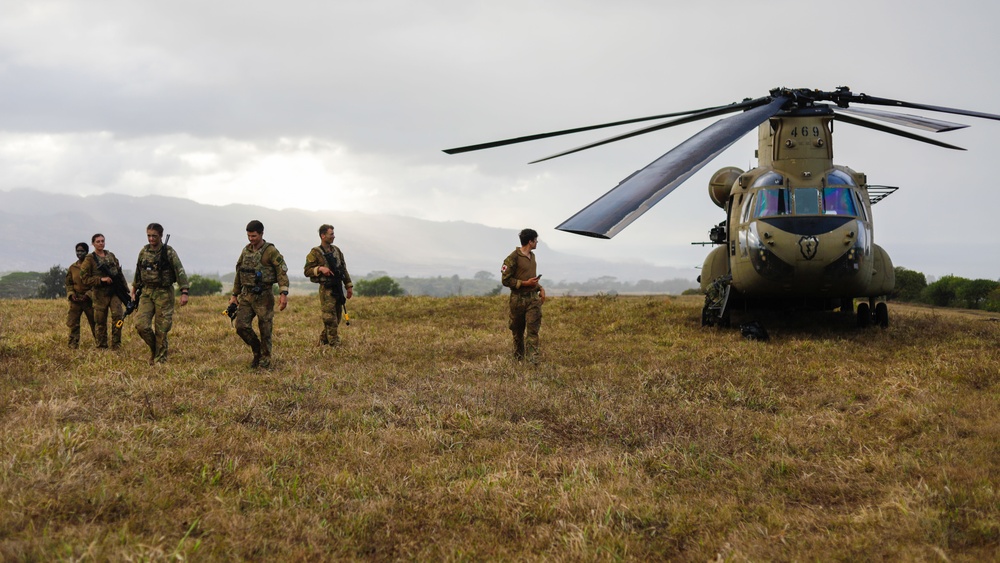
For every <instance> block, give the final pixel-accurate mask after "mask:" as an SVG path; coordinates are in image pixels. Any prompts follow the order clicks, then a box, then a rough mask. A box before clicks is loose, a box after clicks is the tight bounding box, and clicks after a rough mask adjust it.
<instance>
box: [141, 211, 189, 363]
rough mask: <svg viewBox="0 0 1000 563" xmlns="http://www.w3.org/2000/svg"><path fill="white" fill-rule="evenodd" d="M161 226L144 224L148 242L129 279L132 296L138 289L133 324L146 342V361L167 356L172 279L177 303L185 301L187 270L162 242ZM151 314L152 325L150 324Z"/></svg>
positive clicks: (182, 304) (172, 313) (171, 305)
mask: <svg viewBox="0 0 1000 563" xmlns="http://www.w3.org/2000/svg"><path fill="white" fill-rule="evenodd" d="M162 239H163V226H162V225H160V224H159V223H150V224H149V225H148V226H147V227H146V240H147V241H148V242H149V244H147V245H146V246H144V247H142V250H140V251H139V259H138V260H137V261H136V265H135V278H134V279H133V281H132V299H133V300H135V294H136V292H138V291H140V290H141V291H142V297H140V298H139V307H138V308H137V309H136V311H137V313H138V314H137V318H136V320H135V328H136V330H137V331H138V332H139V336H141V337H142V339H143V341H144V342H145V343H146V345H147V346H149V351H150V358H149V364H150V365H152V364H153V363H155V362H165V361H166V360H167V348H168V346H167V333H168V332H170V327H171V326H173V319H174V282H177V285H179V286H180V287H181V299H180V301H181V307H183V306H184V305H187V302H188V289H189V288H190V285H189V284H188V278H187V274H186V273H185V272H184V266H183V265H181V260H180V258H178V257H177V252H175V251H174V249H173V248H171V247H170V246H168V245H166V244H163V241H162ZM154 318H155V321H156V322H155V325H154V322H153V321H154Z"/></svg>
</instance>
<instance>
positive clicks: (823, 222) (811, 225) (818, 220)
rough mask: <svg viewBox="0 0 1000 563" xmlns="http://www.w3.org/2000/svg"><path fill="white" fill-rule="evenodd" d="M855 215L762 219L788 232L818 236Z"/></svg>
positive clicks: (832, 229) (850, 219) (842, 224)
mask: <svg viewBox="0 0 1000 563" xmlns="http://www.w3.org/2000/svg"><path fill="white" fill-rule="evenodd" d="M852 220H854V218H853V217H845V216H839V215H823V216H809V217H802V216H794V215H793V216H783V217H762V218H761V219H760V221H761V222H762V223H767V224H768V225H771V226H772V227H774V228H776V229H779V230H782V231H784V232H786V233H791V234H794V235H801V236H816V235H822V234H826V233H829V232H830V231H834V230H837V229H839V228H840V227H842V226H844V225H845V224H846V223H848V222H849V221H852Z"/></svg>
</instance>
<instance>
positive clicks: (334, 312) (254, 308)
mask: <svg viewBox="0 0 1000 563" xmlns="http://www.w3.org/2000/svg"><path fill="white" fill-rule="evenodd" d="M319 236H320V241H321V242H320V245H319V246H317V247H315V248H313V249H312V250H311V251H310V252H309V255H308V256H307V257H306V265H305V270H304V271H305V275H306V276H308V277H309V279H310V280H312V281H313V282H315V283H318V284H319V285H320V304H321V308H322V316H323V330H322V332H321V334H320V343H322V344H324V345H329V346H337V345H338V344H340V337H339V336H338V334H337V328H338V326H339V324H340V322H341V320H342V318H343V312H344V305H345V304H346V300H347V299H350V298H351V297H352V296H353V293H354V291H353V287H354V286H353V284H352V282H351V276H350V274H349V273H348V272H347V264H346V263H345V261H344V254H343V252H341V250H340V249H339V248H337V247H336V246H334V245H333V239H334V229H333V226H332V225H322V226H320V228H319ZM168 238H169V236H168ZM146 240H147V242H148V244H146V246H144V247H143V248H142V250H140V251H139V258H138V259H137V260H136V267H135V276H134V277H133V280H132V288H131V290H129V287H128V282H127V281H126V280H125V274H124V273H123V271H122V267H121V263H120V262H119V261H118V258H117V257H115V255H114V254H113V253H112V252H110V251H108V250H105V248H104V247H105V238H104V235H102V234H100V233H98V234H95V235H94V236H93V237H91V244H93V245H94V251H93V252H90V247H89V246H88V245H87V243H85V242H80V243H77V245H76V257H77V261H76V262H75V263H74V264H72V265H71V266H70V267H69V269H68V270H67V273H66V293H67V296H68V300H69V313H68V318H67V323H66V324H67V326H68V327H69V346H70V347H71V348H78V347H79V345H80V320H81V318H82V317H86V319H87V321H88V323H89V324H90V328H91V332H92V334H93V335H94V341H95V342H96V344H97V347H98V348H108V347H109V342H108V316H109V314H110V317H111V341H110V348H111V349H117V348H119V347H120V346H121V329H122V325H123V321H124V318H125V317H126V316H127V315H128V314H129V313H131V312H132V311H133V310H134V311H135V312H136V321H135V325H136V331H137V332H138V333H139V336H140V337H141V338H142V340H143V341H144V342H145V343H146V345H147V346H148V347H149V351H150V357H149V363H150V364H155V363H158V362H165V361H166V360H167V352H168V341H167V334H168V333H169V332H170V328H171V327H172V325H173V314H174V300H175V296H174V284H175V283H176V284H177V285H178V286H179V287H180V304H181V306H182V307H183V306H184V305H186V304H187V302H188V294H189V292H190V284H189V283H188V277H187V273H185V271H184V266H183V265H182V264H181V260H180V258H179V257H178V256H177V252H176V251H175V250H174V249H173V248H172V247H170V246H169V245H168V244H166V242H165V241H164V240H163V226H162V225H160V224H159V223H150V224H149V225H148V226H147V227H146ZM247 240H248V241H249V243H248V244H247V245H246V246H245V247H244V248H243V251H242V252H241V253H240V257H239V259H238V260H237V262H236V277H235V279H234V280H233V289H232V295H231V297H230V301H229V302H230V304H231V306H235V308H236V309H235V313H234V325H235V327H236V333H237V334H238V335H239V336H240V338H242V339H243V341H244V342H246V343H247V345H248V346H250V349H251V350H252V352H253V361H252V362H251V364H250V365H251V367H254V368H257V367H262V368H268V367H270V365H271V331H272V326H273V320H274V301H275V299H274V285H275V284H277V285H278V310H284V309H285V307H286V306H287V305H288V266H287V264H285V259H284V257H282V255H281V253H280V252H278V249H277V248H276V247H275V246H274V245H273V244H271V243H269V242H267V241H265V240H264V225H263V223H261V222H260V221H257V220H254V221H250V223H248V224H247ZM345 288H346V294H345V291H344V290H345ZM255 317H256V318H257V331H256V332H255V331H254V329H253V326H252V323H253V319H254V318H255ZM258 333H259V334H258Z"/></svg>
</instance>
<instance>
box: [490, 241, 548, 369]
mask: <svg viewBox="0 0 1000 563" xmlns="http://www.w3.org/2000/svg"><path fill="white" fill-rule="evenodd" d="M518 237H519V239H520V241H521V246H520V247H519V248H515V249H514V252H511V253H510V254H509V255H508V256H507V258H505V259H504V261H503V266H501V267H500V278H501V283H503V285H504V287H508V288H510V300H509V305H510V324H509V327H510V331H511V333H512V334H513V335H514V358H515V359H516V360H524V359H527V360H528V361H529V362H531V363H533V364H534V363H538V353H539V342H538V331H539V329H540V328H541V327H542V303H545V289H544V288H543V287H542V286H541V284H540V283H539V279H540V278H541V277H542V276H540V275H538V274H537V264H536V262H535V253H534V250H535V248H537V247H538V233H537V232H535V230H534V229H524V230H522V231H521V232H520V233H519V234H518ZM525 332H527V339H526V338H525Z"/></svg>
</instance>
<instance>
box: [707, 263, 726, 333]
mask: <svg viewBox="0 0 1000 563" xmlns="http://www.w3.org/2000/svg"><path fill="white" fill-rule="evenodd" d="M732 279H733V276H731V275H729V274H726V275H724V276H722V277H720V278H718V279H716V280H714V281H713V282H712V285H710V286H709V287H708V291H707V292H705V306H704V307H702V309H701V326H716V325H718V326H721V327H723V328H728V327H729V307H728V304H729V290H730V288H731V286H730V284H729V282H731V281H732Z"/></svg>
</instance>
